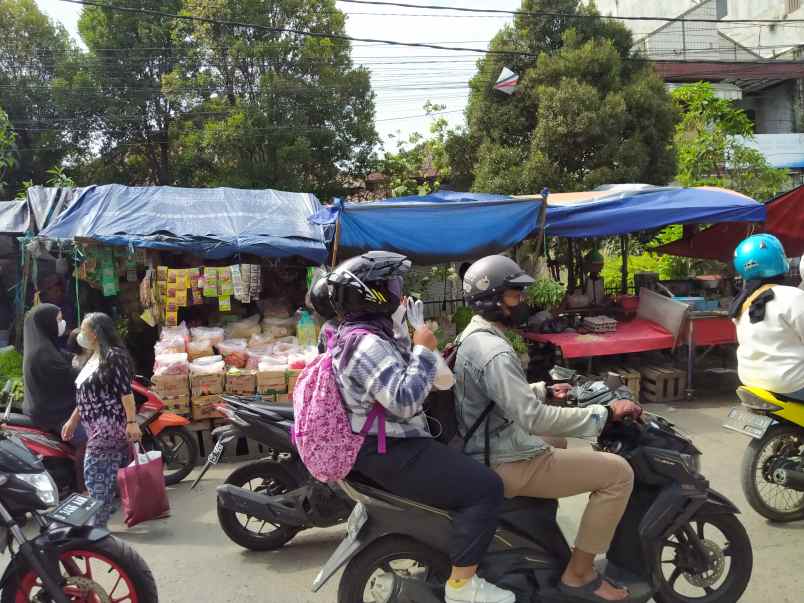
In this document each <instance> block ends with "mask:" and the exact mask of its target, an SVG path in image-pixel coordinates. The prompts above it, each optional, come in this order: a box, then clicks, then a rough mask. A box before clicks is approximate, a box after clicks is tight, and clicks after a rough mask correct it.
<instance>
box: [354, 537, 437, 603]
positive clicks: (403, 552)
mask: <svg viewBox="0 0 804 603" xmlns="http://www.w3.org/2000/svg"><path fill="white" fill-rule="evenodd" d="M403 560H404V561H408V560H409V561H415V562H417V563H419V564H420V565H421V566H423V567H424V568H426V569H427V570H428V572H427V580H428V581H430V580H432V581H433V584H434V585H435V584H438V587H439V589H441V590H443V587H444V584H445V583H446V581H447V578H449V574H450V561H449V559H448V558H447V556H446V555H444V554H443V553H439V552H438V551H435V550H433V549H431V548H430V547H428V546H426V545H424V544H422V543H421V542H418V541H417V540H414V539H412V538H406V537H404V536H386V537H385V538H382V539H380V540H377V541H376V542H374V543H372V544H370V545H369V546H368V547H366V548H365V549H363V550H362V551H360V553H358V554H357V555H356V556H355V557H354V558H353V559H352V560H351V561H350V562H349V563H348V564H347V565H346V569H344V570H343V575H342V576H341V581H340V584H339V585H338V603H363V601H365V593H366V588H368V587H369V585H370V584H369V583H370V581H371V579H372V577H373V576H374V574H375V573H376V572H377V571H378V570H383V569H384V568H387V567H389V564H390V563H392V562H394V561H403ZM441 596H443V592H442V593H441Z"/></svg>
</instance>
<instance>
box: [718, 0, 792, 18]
mask: <svg viewBox="0 0 804 603" xmlns="http://www.w3.org/2000/svg"><path fill="white" fill-rule="evenodd" d="M786 1H787V2H791V1H792V0H786ZM728 14H729V0H716V4H715V19H722V18H723V17H725V16H726V15H728Z"/></svg>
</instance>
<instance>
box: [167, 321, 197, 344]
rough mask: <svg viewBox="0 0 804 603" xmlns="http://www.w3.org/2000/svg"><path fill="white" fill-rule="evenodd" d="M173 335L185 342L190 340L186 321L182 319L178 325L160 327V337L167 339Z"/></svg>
mask: <svg viewBox="0 0 804 603" xmlns="http://www.w3.org/2000/svg"><path fill="white" fill-rule="evenodd" d="M174 336H175V337H181V338H183V339H184V341H185V342H187V341H190V330H189V329H188V328H187V323H185V322H184V321H182V323H181V324H180V325H179V326H178V327H163V328H162V336H161V337H160V339H167V338H169V337H174Z"/></svg>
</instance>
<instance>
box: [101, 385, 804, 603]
mask: <svg viewBox="0 0 804 603" xmlns="http://www.w3.org/2000/svg"><path fill="white" fill-rule="evenodd" d="M729 406H730V402H727V401H721V402H718V401H716V400H710V401H698V402H693V403H686V402H684V403H678V404H677V405H675V406H664V405H651V406H650V407H649V409H650V410H652V411H655V412H658V413H659V414H663V415H665V416H666V417H668V418H670V419H671V420H673V421H674V422H676V423H677V424H678V425H679V426H680V427H681V428H682V429H684V430H685V431H687V432H688V433H690V434H691V435H692V436H693V439H694V441H695V443H696V445H698V447H699V448H701V450H702V451H703V452H704V456H703V472H704V474H705V475H707V476H708V477H709V479H710V481H711V483H712V486H713V487H714V488H715V489H717V490H719V491H721V492H722V493H724V494H725V495H726V496H728V497H729V498H730V499H731V500H733V501H734V502H735V503H736V504H737V505H738V506H739V507H740V508H741V510H742V511H743V513H744V514H743V515H741V518H742V520H743V522H744V524H745V525H746V528H747V529H748V532H749V534H750V536H751V539H752V542H753V546H754V573H753V578H752V580H751V584H750V586H749V589H748V591H747V592H746V594H745V596H744V597H743V598H742V599H741V601H743V602H745V603H771V602H772V603H804V571H802V569H801V568H802V567H803V566H804V556H802V553H804V522H800V523H798V524H795V525H787V526H773V525H771V524H768V523H766V522H765V521H764V520H763V519H762V518H761V517H760V516H758V515H757V514H756V513H754V512H753V511H752V510H751V509H750V508H749V507H748V504H747V503H746V502H745V498H744V497H743V495H742V492H741V489H740V484H739V467H740V459H741V456H742V452H743V450H744V448H745V445H746V440H745V439H744V438H743V437H741V436H739V435H737V434H733V433H731V432H727V431H725V430H723V429H721V428H720V424H721V422H722V419H723V417H724V416H725V412H726V409H727V408H728V407H729ZM231 469H232V466H231V465H229V466H226V465H224V466H220V467H218V468H216V470H215V471H214V472H210V474H209V475H208V477H206V478H205V480H204V481H203V482H202V483H201V484H200V485H199V487H198V489H197V490H196V491H194V492H190V490H189V480H188V481H187V482H185V483H183V484H181V485H179V486H177V487H175V488H172V489H171V492H170V497H171V504H172V507H173V517H171V518H170V519H168V520H164V521H159V522H153V523H151V524H146V525H143V526H138V527H136V528H134V529H132V530H126V529H125V528H123V527H121V526H120V524H119V523H113V524H112V528H113V529H114V530H115V531H116V532H117V533H118V534H119V535H121V536H123V537H124V538H125V539H126V540H128V541H129V542H131V543H132V544H134V545H135V546H136V547H137V549H138V550H139V551H140V553H141V554H142V555H143V556H144V557H145V559H146V560H147V561H148V563H149V564H150V566H151V567H152V568H153V570H154V573H155V575H156V577H157V580H158V583H159V591H160V600H161V601H164V602H167V603H182V602H191V601H192V602H196V601H215V602H216V603H226V602H235V601H237V602H241V601H253V602H266V603H274V602H276V603H334V602H335V593H336V590H337V585H336V583H335V582H334V581H333V582H332V583H331V584H330V585H329V586H328V588H327V589H326V590H324V591H323V592H322V593H319V594H318V595H313V594H312V593H311V592H310V584H311V583H312V580H313V578H314V576H315V575H316V574H317V572H318V570H319V569H320V566H321V564H322V562H323V561H324V560H325V559H326V558H327V557H328V556H329V554H330V553H331V552H332V550H333V549H334V547H335V546H336V545H337V543H338V542H339V539H340V537H341V534H342V530H341V529H340V528H335V529H331V530H314V531H310V532H307V533H303V534H301V535H299V536H298V537H297V538H296V539H295V540H293V541H292V542H291V543H290V544H289V545H288V546H287V547H286V548H285V549H283V550H281V551H279V552H275V553H251V552H247V551H244V550H242V549H240V548H239V547H237V546H236V545H235V544H233V543H231V542H230V541H229V540H228V539H227V538H226V537H225V536H224V535H223V533H222V532H221V531H220V529H219V528H218V524H217V518H216V514H215V503H214V496H215V495H214V492H215V486H216V485H217V484H218V483H219V482H220V481H221V480H222V479H223V478H224V477H225V476H226V475H227V474H228V473H229V472H230V471H231ZM583 504H584V499H583V498H582V497H576V498H575V499H570V500H568V501H566V502H564V503H562V505H561V511H560V522H561V524H562V526H563V527H564V529H565V531H566V533H567V535H568V539H569V540H570V541H571V540H572V537H573V535H574V533H575V530H576V525H577V519H578V517H579V513H580V510H581V509H582V508H583ZM634 553H635V554H638V553H637V552H636V551H635V552H634Z"/></svg>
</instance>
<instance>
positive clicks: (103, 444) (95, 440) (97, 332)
mask: <svg viewBox="0 0 804 603" xmlns="http://www.w3.org/2000/svg"><path fill="white" fill-rule="evenodd" d="M78 343H79V344H80V345H81V347H83V348H85V349H87V350H90V351H91V352H92V356H90V358H89V360H88V361H87V362H86V364H85V365H84V368H83V369H82V370H81V373H80V374H79V375H78V378H77V379H76V380H75V383H76V387H77V392H78V393H77V407H76V409H75V412H74V413H73V415H72V416H71V417H70V420H69V421H68V422H67V424H66V425H65V426H64V429H63V431H62V437H63V439H65V440H69V439H71V438H72V436H73V434H74V433H75V430H76V428H77V427H78V423H79V421H80V422H81V423H83V425H84V428H85V429H86V432H87V451H86V459H85V460H84V481H85V482H86V486H87V489H88V490H89V494H90V495H91V496H92V497H93V498H96V499H98V500H100V501H101V502H103V508H102V509H101V510H100V511H99V512H98V515H97V516H96V519H95V523H96V525H98V526H103V527H105V526H106V523H107V522H108V521H109V516H110V515H111V512H112V503H113V501H114V495H115V491H116V484H117V470H118V469H119V468H120V467H122V466H124V465H125V464H126V463H128V459H129V450H130V446H131V444H132V443H133V442H138V441H139V440H140V438H141V433H140V428H139V426H138V425H137V420H136V409H135V403H134V395H133V393H132V390H131V379H132V376H133V366H132V362H131V357H130V356H129V353H128V351H127V350H126V348H125V346H124V345H123V342H122V341H121V339H120V336H119V335H118V334H117V331H116V330H115V326H114V322H113V321H112V319H111V318H109V317H108V316H107V315H106V314H102V313H100V312H96V313H93V314H88V315H87V317H86V318H85V319H84V322H83V323H82V324H81V332H80V333H79V334H78Z"/></svg>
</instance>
